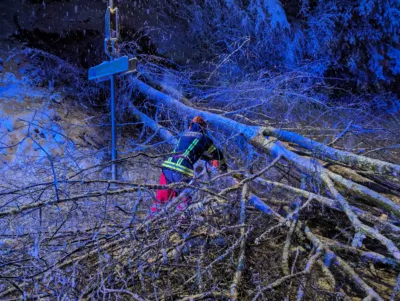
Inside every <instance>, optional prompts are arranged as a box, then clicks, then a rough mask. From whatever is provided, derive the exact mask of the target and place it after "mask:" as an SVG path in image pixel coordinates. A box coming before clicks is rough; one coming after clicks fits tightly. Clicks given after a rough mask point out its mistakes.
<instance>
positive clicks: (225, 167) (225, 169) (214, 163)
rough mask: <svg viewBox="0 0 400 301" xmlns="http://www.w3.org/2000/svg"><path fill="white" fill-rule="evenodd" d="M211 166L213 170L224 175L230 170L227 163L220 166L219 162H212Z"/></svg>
mask: <svg viewBox="0 0 400 301" xmlns="http://www.w3.org/2000/svg"><path fill="white" fill-rule="evenodd" d="M210 164H211V166H212V167H213V168H215V169H218V170H219V171H220V172H222V173H225V172H226V171H227V170H228V166H227V165H226V163H221V164H219V161H218V160H211V161H210Z"/></svg>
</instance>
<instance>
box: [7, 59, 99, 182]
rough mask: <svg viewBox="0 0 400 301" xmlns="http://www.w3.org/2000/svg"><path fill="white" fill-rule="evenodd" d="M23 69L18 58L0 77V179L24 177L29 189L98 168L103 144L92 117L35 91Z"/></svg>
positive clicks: (58, 98)
mask: <svg viewBox="0 0 400 301" xmlns="http://www.w3.org/2000/svg"><path fill="white" fill-rule="evenodd" d="M25 68H26V63H21V62H20V61H19V60H18V59H17V60H13V61H12V62H6V63H3V68H2V71H1V72H0V171H1V172H0V174H2V175H3V176H5V175H6V178H7V179H8V180H13V179H14V180H15V179H16V180H17V181H18V180H19V181H20V180H21V179H22V178H20V177H21V175H25V177H24V179H23V180H24V182H25V184H28V183H29V182H38V181H40V180H43V181H44V180H48V179H49V178H52V177H53V176H54V172H55V173H56V174H61V173H63V174H64V175H66V174H68V173H74V172H77V171H78V170H80V169H83V168H87V167H89V166H92V165H96V164H99V163H100V161H101V155H102V154H101V151H99V150H100V149H101V145H102V144H103V140H104V139H103V138H102V137H101V136H100V135H99V134H98V133H97V132H96V130H95V129H93V128H91V129H90V130H89V127H90V125H89V123H90V119H91V117H90V116H89V115H88V114H87V113H86V112H85V111H84V110H83V108H79V107H76V104H72V103H68V102H67V101H63V97H62V95H61V94H60V93H59V92H57V91H55V90H53V89H49V88H47V87H38V86H35V84H34V83H33V81H32V79H31V78H30V77H29V75H27V74H26V72H25ZM74 106H75V107H74ZM51 165H53V167H55V171H54V172H53V170H52V167H51ZM38 168H41V169H42V172H41V173H38ZM10 170H12V171H13V172H12V173H10V172H7V171H10ZM13 175H14V176H13ZM27 175H30V176H27ZM38 175H39V176H38ZM40 175H43V176H44V178H43V179H40ZM15 184H16V183H15Z"/></svg>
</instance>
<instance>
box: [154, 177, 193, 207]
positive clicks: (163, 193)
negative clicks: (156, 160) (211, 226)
mask: <svg viewBox="0 0 400 301" xmlns="http://www.w3.org/2000/svg"><path fill="white" fill-rule="evenodd" d="M168 182H169V181H167V178H166V176H165V174H164V172H161V175H160V185H167V184H170V183H168ZM172 183H173V182H172ZM178 194H179V192H178V191H176V190H174V189H171V188H168V189H159V190H157V194H156V200H155V201H154V203H153V205H152V206H151V212H152V213H156V212H157V211H159V210H160V208H161V207H162V206H165V204H166V203H168V202H169V201H171V200H172V199H174V198H175V197H177V196H178ZM190 200H191V197H186V198H184V199H182V202H180V203H179V205H178V206H177V207H176V209H177V210H178V211H183V210H185V209H186V208H187V207H188V206H189V203H190Z"/></svg>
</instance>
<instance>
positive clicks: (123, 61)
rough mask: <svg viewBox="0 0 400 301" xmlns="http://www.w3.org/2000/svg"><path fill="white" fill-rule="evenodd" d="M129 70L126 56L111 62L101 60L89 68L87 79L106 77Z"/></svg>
mask: <svg viewBox="0 0 400 301" xmlns="http://www.w3.org/2000/svg"><path fill="white" fill-rule="evenodd" d="M128 70H129V59H128V57H127V56H122V57H120V58H118V59H115V60H113V61H111V62H103V63H101V64H100V65H97V66H94V67H92V68H90V69H89V80H93V79H97V78H101V77H103V78H104V77H107V76H110V75H113V74H117V73H121V72H126V71H128Z"/></svg>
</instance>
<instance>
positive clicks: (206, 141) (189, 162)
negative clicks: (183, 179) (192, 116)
mask: <svg viewBox="0 0 400 301" xmlns="http://www.w3.org/2000/svg"><path fill="white" fill-rule="evenodd" d="M174 153H175V155H172V156H170V157H169V158H168V159H167V160H166V161H164V163H163V164H162V166H163V167H165V168H168V169H171V170H174V171H177V172H180V173H182V174H184V175H186V176H189V177H193V175H194V171H193V165H194V164H195V163H196V162H197V160H199V159H204V160H218V161H220V163H223V162H224V157H223V155H222V152H221V151H220V150H219V149H218V148H217V147H215V145H214V143H213V141H212V140H211V138H210V137H208V136H207V135H205V134H204V133H203V131H202V129H201V127H200V126H199V125H198V124H197V123H194V124H193V125H192V126H191V128H190V130H188V131H186V132H184V133H183V135H182V136H181V138H180V139H179V141H178V143H177V145H176V146H175V149H174Z"/></svg>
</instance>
